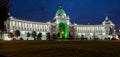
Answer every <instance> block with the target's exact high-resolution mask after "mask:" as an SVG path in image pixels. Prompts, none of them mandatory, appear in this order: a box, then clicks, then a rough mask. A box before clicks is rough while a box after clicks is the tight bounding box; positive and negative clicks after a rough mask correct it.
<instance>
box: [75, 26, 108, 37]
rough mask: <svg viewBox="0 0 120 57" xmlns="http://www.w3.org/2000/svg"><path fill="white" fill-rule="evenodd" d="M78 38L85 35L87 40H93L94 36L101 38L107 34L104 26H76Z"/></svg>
mask: <svg viewBox="0 0 120 57" xmlns="http://www.w3.org/2000/svg"><path fill="white" fill-rule="evenodd" d="M75 30H76V34H77V38H80V37H81V35H84V36H85V37H86V38H93V36H95V35H96V36H97V37H99V36H101V35H106V34H105V27H104V25H75Z"/></svg>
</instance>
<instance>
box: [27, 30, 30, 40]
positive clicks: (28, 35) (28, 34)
mask: <svg viewBox="0 0 120 57" xmlns="http://www.w3.org/2000/svg"><path fill="white" fill-rule="evenodd" d="M29 37H30V33H29V32H28V33H27V40H28V38H29Z"/></svg>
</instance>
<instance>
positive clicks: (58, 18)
mask: <svg viewBox="0 0 120 57" xmlns="http://www.w3.org/2000/svg"><path fill="white" fill-rule="evenodd" d="M53 20H55V23H56V24H59V23H60V22H61V21H65V22H66V23H67V25H69V24H70V21H69V20H70V18H69V16H67V15H66V13H65V11H64V10H63V8H62V7H61V6H60V7H59V9H58V10H57V12H56V14H55V17H54V19H53Z"/></svg>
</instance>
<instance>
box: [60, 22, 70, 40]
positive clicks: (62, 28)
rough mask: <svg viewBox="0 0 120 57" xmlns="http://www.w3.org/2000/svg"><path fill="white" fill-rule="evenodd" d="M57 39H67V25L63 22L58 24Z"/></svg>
mask: <svg viewBox="0 0 120 57" xmlns="http://www.w3.org/2000/svg"><path fill="white" fill-rule="evenodd" d="M59 34H60V36H59V38H60V39H62V38H65V39H66V38H68V34H69V33H68V28H67V23H66V22H65V21H61V22H60V23H59Z"/></svg>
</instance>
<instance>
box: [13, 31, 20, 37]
mask: <svg viewBox="0 0 120 57" xmlns="http://www.w3.org/2000/svg"><path fill="white" fill-rule="evenodd" d="M13 35H14V36H15V37H17V38H18V37H19V36H20V31H19V30H16V31H14V32H13Z"/></svg>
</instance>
